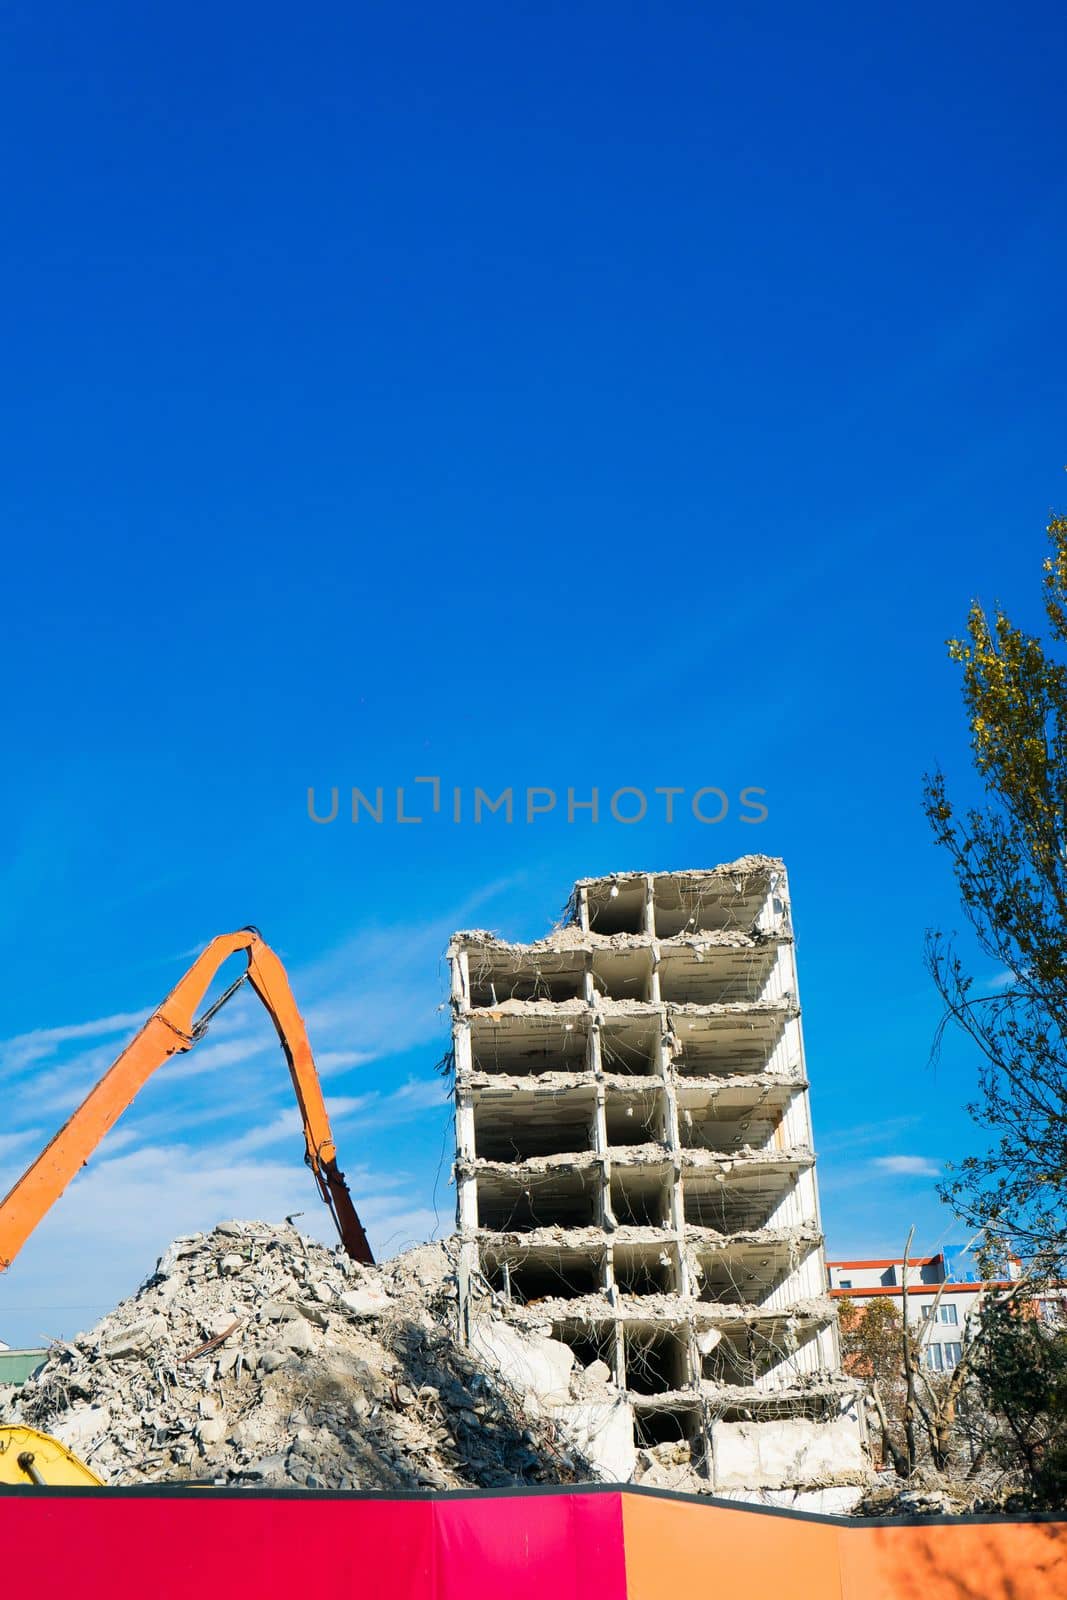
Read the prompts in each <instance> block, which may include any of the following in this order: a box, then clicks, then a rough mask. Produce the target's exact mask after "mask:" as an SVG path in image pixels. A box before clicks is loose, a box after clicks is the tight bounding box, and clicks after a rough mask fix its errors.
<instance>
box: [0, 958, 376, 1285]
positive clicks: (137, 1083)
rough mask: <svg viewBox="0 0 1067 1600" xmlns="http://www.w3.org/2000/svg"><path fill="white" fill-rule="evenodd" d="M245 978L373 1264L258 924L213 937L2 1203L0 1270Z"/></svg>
mask: <svg viewBox="0 0 1067 1600" xmlns="http://www.w3.org/2000/svg"><path fill="white" fill-rule="evenodd" d="M241 950H243V951H244V952H245V953H246V954H247V957H248V965H247V967H246V969H245V972H244V973H243V974H242V975H241V977H240V978H238V979H237V981H236V982H235V983H233V984H231V985H230V987H229V989H227V990H226V992H225V994H224V995H222V997H221V998H220V999H219V1000H217V1001H216V1002H215V1004H214V1005H213V1006H211V1007H210V1009H209V1010H208V1011H207V1012H205V1014H204V1016H203V1017H201V1018H200V1019H199V1020H197V1018H196V1010H197V1007H198V1006H199V1005H200V1003H201V1001H202V1000H203V998H204V996H205V994H206V993H207V991H208V988H209V986H210V984H211V980H212V979H213V978H214V976H215V974H216V973H217V972H218V970H219V968H220V967H221V966H222V964H223V962H224V961H226V960H227V959H228V958H229V957H230V956H232V955H235V954H236V953H237V952H238V951H241ZM246 980H247V981H248V982H249V983H250V984H251V985H252V987H253V989H254V990H255V991H256V993H257V994H258V995H259V998H260V999H261V1000H262V1002H263V1004H264V1005H265V1006H266V1008H267V1011H268V1012H269V1014H270V1018H271V1021H272V1022H273V1023H274V1026H275V1029H276V1030H277V1034H278V1038H279V1039H280V1040H281V1045H282V1049H283V1050H284V1051H285V1059H286V1060H287V1062H288V1063H289V1073H290V1076H291V1077H292V1080H293V1088H294V1089H295V1090H296V1098H297V1102H298V1104H299V1106H300V1115H301V1118H302V1120H303V1124H304V1142H305V1145H306V1147H307V1153H306V1155H305V1158H304V1159H305V1160H306V1162H307V1164H308V1166H309V1167H310V1168H311V1170H312V1172H313V1173H314V1174H315V1180H316V1182H317V1183H318V1186H319V1192H320V1194H321V1195H322V1198H323V1199H324V1200H325V1202H326V1204H327V1205H328V1206H329V1208H330V1211H331V1212H332V1214H333V1219H334V1221H335V1223H336V1224H337V1231H338V1233H339V1234H340V1235H341V1242H342V1244H343V1245H344V1247H345V1249H346V1251H347V1252H348V1254H349V1255H350V1256H351V1257H352V1260H353V1261H362V1262H366V1263H368V1264H370V1263H372V1262H373V1261H374V1256H373V1255H372V1254H371V1248H370V1245H369V1244H368V1242H367V1236H366V1234H365V1233H364V1231H363V1225H362V1223H361V1222H360V1220H359V1217H358V1216H357V1215H356V1208H355V1206H354V1205H353V1204H352V1196H351V1195H350V1194H349V1192H348V1185H347V1184H346V1182H345V1178H344V1173H343V1172H341V1170H340V1168H339V1167H338V1165H337V1147H336V1145H335V1144H334V1142H333V1135H332V1133H331V1132H330V1121H329V1118H328V1116H327V1115H326V1104H325V1101H324V1100H323V1098H322V1089H321V1087H320V1084H319V1076H318V1073H317V1072H316V1070H315V1062H314V1059H313V1057H312V1054H311V1046H310V1044H309V1043H308V1036H307V1030H306V1028H305V1027H304V1019H303V1017H301V1015H300V1012H299V1011H298V1010H297V1006H296V1001H295V1000H294V998H293V991H292V989H291V988H290V987H289V979H288V978H287V977H286V973H285V968H284V967H283V966H282V964H281V962H280V961H279V959H278V957H277V956H276V955H275V954H274V951H273V950H272V949H271V948H270V946H269V945H267V944H265V943H264V941H263V939H262V937H261V936H260V934H259V932H258V930H257V929H256V928H242V929H241V931H240V933H224V934H220V935H219V937H218V938H217V939H212V941H211V943H210V944H209V945H208V947H207V949H206V950H204V951H203V952H202V953H201V954H200V955H199V956H197V958H196V960H195V961H194V962H193V964H192V966H191V967H190V968H189V971H188V972H187V973H186V974H185V976H184V977H183V978H182V979H180V981H179V982H178V983H177V984H176V985H175V987H174V988H173V989H172V990H171V992H170V994H169V995H168V996H167V998H166V999H165V1000H164V1002H163V1004H162V1005H161V1006H160V1007H159V1008H158V1009H157V1010H156V1011H154V1012H153V1013H152V1015H151V1016H150V1017H149V1019H148V1021H147V1022H146V1023H145V1025H144V1027H143V1028H142V1029H141V1031H140V1033H139V1034H138V1035H137V1037H136V1038H135V1039H133V1040H131V1042H130V1043H129V1044H128V1045H127V1046H126V1048H125V1050H124V1051H123V1052H122V1054H121V1055H120V1056H119V1058H118V1060H117V1061H116V1062H115V1063H114V1064H113V1065H112V1066H111V1067H109V1068H108V1070H107V1072H105V1074H104V1076H103V1077H102V1078H101V1079H100V1081H99V1083H98V1084H97V1085H96V1086H95V1088H93V1089H91V1090H90V1092H89V1094H88V1095H87V1096H86V1098H85V1099H84V1100H83V1101H82V1103H81V1105H80V1106H79V1107H78V1109H77V1111H75V1113H74V1115H73V1116H72V1117H71V1118H70V1121H69V1122H67V1123H66V1125H65V1126H64V1127H62V1128H61V1129H60V1130H59V1132H58V1133H57V1134H56V1136H55V1138H54V1139H53V1140H52V1141H51V1143H50V1144H48V1145H46V1146H45V1148H44V1149H43V1150H42V1151H41V1154H40V1155H39V1156H38V1157H37V1160H36V1161H35V1162H34V1163H33V1165H32V1166H31V1167H29V1168H28V1169H27V1171H26V1172H24V1173H23V1175H22V1177H21V1178H20V1179H19V1181H18V1182H17V1183H16V1184H15V1187H14V1188H13V1189H12V1190H11V1192H10V1194H9V1195H8V1196H7V1197H6V1199H4V1200H3V1201H0V1271H3V1270H4V1269H6V1268H7V1267H9V1266H10V1265H11V1262H12V1261H13V1260H14V1258H15V1256H16V1255H17V1254H18V1252H19V1251H20V1250H21V1249H22V1246H23V1245H24V1244H25V1243H26V1240H27V1239H28V1238H29V1236H30V1234H31V1233H32V1232H33V1230H34V1228H36V1226H37V1224H38V1223H39V1222H40V1220H41V1218H42V1217H43V1216H44V1214H45V1212H46V1211H48V1209H49V1207H50V1206H52V1205H54V1203H55V1202H56V1201H57V1200H58V1199H59V1196H60V1195H61V1194H62V1193H63V1191H64V1189H65V1188H66V1187H67V1185H68V1183H70V1181H71V1179H72V1178H73V1177H74V1176H75V1174H76V1173H77V1172H78V1170H79V1169H80V1168H81V1167H83V1166H84V1165H85V1163H86V1161H88V1159H89V1157H90V1156H91V1155H92V1153H93V1151H94V1150H95V1149H96V1147H97V1145H98V1144H99V1143H100V1141H101V1139H102V1138H103V1137H104V1135H105V1134H106V1133H107V1131H108V1129H109V1128H111V1127H113V1126H114V1124H115V1123H116V1122H117V1121H118V1119H119V1117H121V1115H122V1113H123V1112H124V1111H125V1110H126V1107H127V1106H128V1105H130V1103H131V1102H132V1101H133V1099H134V1097H135V1095H136V1094H137V1092H138V1091H139V1090H140V1089H141V1087H142V1086H143V1084H144V1083H145V1082H146V1081H147V1080H148V1079H149V1078H150V1077H151V1076H152V1073H153V1072H155V1070H156V1068H157V1067H161V1066H162V1065H163V1063H164V1062H165V1061H167V1060H169V1059H170V1057H171V1056H175V1055H180V1054H181V1052H182V1051H183V1050H189V1049H191V1048H192V1046H193V1045H194V1044H196V1042H197V1040H198V1039H200V1038H202V1037H203V1034H204V1032H205V1030H206V1028H207V1024H208V1021H209V1020H210V1018H211V1017H213V1016H214V1015H215V1013H216V1011H218V1010H219V1008H220V1006H222V1005H224V1004H225V1002H226V1001H227V1000H228V999H229V998H230V996H231V995H232V994H233V993H234V991H235V990H236V989H238V988H240V986H241V984H242V983H244V982H245V981H246Z"/></svg>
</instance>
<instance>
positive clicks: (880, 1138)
mask: <svg viewBox="0 0 1067 1600" xmlns="http://www.w3.org/2000/svg"><path fill="white" fill-rule="evenodd" d="M921 1121H922V1118H921V1117H920V1116H919V1115H917V1114H915V1113H913V1114H912V1115H910V1116H903V1117H887V1118H885V1119H884V1121H882V1122H860V1123H857V1124H856V1125H855V1126H854V1127H851V1128H840V1129H838V1130H837V1131H836V1132H834V1133H831V1134H829V1135H828V1136H827V1137H826V1138H820V1139H819V1154H820V1155H824V1156H826V1155H836V1154H847V1153H848V1152H850V1151H854V1150H862V1149H866V1148H869V1147H870V1146H871V1145H872V1144H883V1145H884V1144H888V1143H889V1142H890V1141H891V1140H893V1139H895V1138H896V1136H897V1135H898V1134H900V1133H903V1132H904V1131H905V1130H906V1129H908V1128H913V1127H914V1126H915V1124H916V1123H917V1122H921Z"/></svg>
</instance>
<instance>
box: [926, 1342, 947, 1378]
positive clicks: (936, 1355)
mask: <svg viewBox="0 0 1067 1600" xmlns="http://www.w3.org/2000/svg"><path fill="white" fill-rule="evenodd" d="M923 1360H924V1361H925V1362H926V1365H927V1367H928V1368H929V1369H930V1371H931V1372H944V1370H945V1357H944V1353H943V1352H942V1349H941V1346H940V1345H939V1344H930V1345H927V1347H926V1349H925V1350H924V1351H923Z"/></svg>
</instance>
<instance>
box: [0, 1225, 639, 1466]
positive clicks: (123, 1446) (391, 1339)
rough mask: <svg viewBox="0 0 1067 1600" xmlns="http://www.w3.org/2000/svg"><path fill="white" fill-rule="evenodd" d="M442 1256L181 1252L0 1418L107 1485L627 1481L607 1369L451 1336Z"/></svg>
mask: <svg viewBox="0 0 1067 1600" xmlns="http://www.w3.org/2000/svg"><path fill="white" fill-rule="evenodd" d="M456 1300H457V1289H456V1279H455V1273H454V1263H453V1260H452V1257H451V1255H450V1253H449V1249H448V1247H447V1246H446V1245H441V1244H437V1245H424V1246H420V1247H418V1248H416V1249H413V1250H410V1251H408V1252H406V1253H405V1254H404V1255H401V1256H399V1257H397V1258H396V1259H394V1260H393V1261H390V1262H387V1263H385V1264H384V1265H382V1266H378V1267H359V1266H356V1265H355V1264H354V1263H352V1262H350V1261H349V1260H348V1259H347V1258H346V1257H345V1256H343V1255H342V1254H341V1253H340V1252H339V1251H330V1250H327V1249H326V1248H325V1247H324V1246H323V1245H320V1244H317V1243H315V1242H314V1241H313V1240H310V1239H307V1238H303V1237H301V1235H300V1234H299V1233H297V1231H296V1230H295V1229H294V1228H292V1227H288V1226H286V1227H273V1226H269V1225H268V1224H266V1223H262V1222H242V1223H237V1222H227V1223H223V1224H221V1225H220V1226H219V1227H217V1228H215V1229H214V1230H213V1231H212V1232H211V1233H210V1234H207V1235H203V1234H195V1235H193V1236H191V1237H189V1238H185V1239H179V1240H176V1241H175V1243H174V1244H173V1245H171V1247H170V1249H169V1250H168V1251H167V1252H166V1254H165V1255H164V1256H163V1257H162V1258H161V1260H160V1261H159V1263H158V1266H157V1268H156V1271H155V1272H154V1273H153V1275H152V1276H151V1277H150V1278H149V1279H148V1280H147V1282H146V1283H145V1284H144V1285H143V1286H142V1288H141V1289H140V1290H139V1291H138V1292H137V1293H136V1294H135V1295H133V1296H132V1297H131V1298H130V1299H128V1300H125V1301H123V1302H122V1303H121V1304H120V1305H118V1306H117V1307H116V1308H115V1309H114V1310H113V1311H112V1312H110V1313H109V1314H108V1315H107V1316H106V1317H104V1318H103V1320H102V1321H101V1322H99V1323H98V1324H97V1325H96V1327H95V1328H93V1329H91V1330H90V1331H89V1332H88V1333H84V1334H80V1335H79V1336H78V1337H77V1338H76V1339H75V1340H74V1341H73V1342H71V1343H65V1344H57V1345H55V1346H53V1348H52V1351H51V1353H50V1355H49V1358H48V1360H47V1362H46V1363H45V1365H44V1366H43V1367H42V1368H41V1369H40V1371H39V1372H38V1373H37V1375H36V1376H35V1377H34V1378H31V1379H30V1380H29V1381H28V1382H27V1383H26V1384H24V1385H23V1386H22V1387H21V1388H18V1389H16V1388H13V1387H12V1388H7V1389H0V1419H2V1420H4V1421H21V1422H24V1423H28V1424H30V1425H31V1426H33V1427H36V1428H40V1429H42V1430H43V1431H45V1432H47V1433H51V1434H53V1435H55V1436H56V1437H57V1438H59V1439H61V1440H62V1441H63V1443H64V1444H66V1445H68V1446H69V1447H70V1448H71V1449H73V1450H74V1451H75V1452H76V1453H77V1454H78V1455H80V1456H81V1457H82V1459H83V1460H85V1461H86V1462H87V1463H88V1464H89V1465H90V1466H92V1467H93V1468H94V1470H95V1471H97V1472H98V1473H99V1474H100V1476H101V1477H103V1478H104V1479H105V1481H106V1482H109V1483H113V1484H135V1483H144V1482H153V1481H161V1480H170V1481H173V1480H188V1479H195V1480H211V1481H215V1482H222V1483H232V1484H242V1483H244V1484H254V1483H269V1484H275V1485H279V1486H289V1487H294V1486H306V1487H312V1488H330V1489H345V1488H347V1489H355V1488H359V1489H381V1490H393V1491H395V1490H411V1489H419V1488H427V1489H451V1488H467V1487H485V1488H493V1487H504V1486H518V1485H522V1484H536V1483H570V1482H580V1481H585V1480H590V1479H596V1478H598V1477H612V1478H615V1477H629V1476H630V1475H631V1473H632V1471H633V1466H634V1461H633V1444H632V1434H633V1422H632V1416H631V1413H630V1408H629V1406H628V1404H627V1402H626V1400H625V1398H624V1397H623V1396H622V1394H621V1393H620V1391H619V1390H618V1389H616V1388H615V1387H614V1385H613V1384H612V1383H611V1381H610V1378H611V1374H610V1371H609V1370H608V1368H607V1367H606V1366H605V1364H604V1363H603V1362H598V1361H593V1362H591V1363H590V1364H589V1366H587V1367H585V1368H584V1369H583V1367H582V1365H581V1363H579V1362H577V1361H576V1359H575V1356H574V1354H573V1352H572V1351H571V1350H570V1349H569V1348H568V1347H567V1346H566V1345H564V1344H562V1343H560V1342H559V1341H557V1340H555V1339H551V1338H546V1337H544V1336H543V1335H540V1334H527V1333H526V1332H524V1331H522V1330H518V1329H516V1328H514V1327H508V1326H507V1325H506V1324H505V1323H504V1322H503V1321H502V1320H500V1321H496V1322H494V1321H492V1320H487V1319H486V1318H483V1319H481V1320H480V1323H479V1327H480V1330H481V1331H480V1336H479V1342H478V1343H476V1344H475V1345H474V1346H473V1347H472V1348H470V1349H464V1348H462V1347H461V1346H460V1345H459V1343H458V1342H457V1339H456V1337H455V1332H454V1330H455V1328H456V1326H457V1322H456Z"/></svg>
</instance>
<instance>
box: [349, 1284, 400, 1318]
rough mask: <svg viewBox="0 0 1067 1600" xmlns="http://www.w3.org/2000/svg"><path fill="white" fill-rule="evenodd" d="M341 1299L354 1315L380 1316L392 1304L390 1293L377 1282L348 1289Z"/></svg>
mask: <svg viewBox="0 0 1067 1600" xmlns="http://www.w3.org/2000/svg"><path fill="white" fill-rule="evenodd" d="M340 1299H341V1303H342V1305H345V1306H347V1307H348V1309H349V1311H351V1313H352V1315H353V1316H354V1317H378V1316H380V1315H381V1314H382V1312H383V1311H388V1310H389V1307H390V1306H391V1305H392V1300H391V1299H390V1297H389V1295H387V1294H386V1292H385V1290H384V1289H383V1288H381V1287H380V1285H378V1284H376V1283H367V1284H365V1285H364V1286H363V1287H362V1288H359V1289H346V1290H345V1291H344V1293H343V1294H342V1295H341V1296H340Z"/></svg>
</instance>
